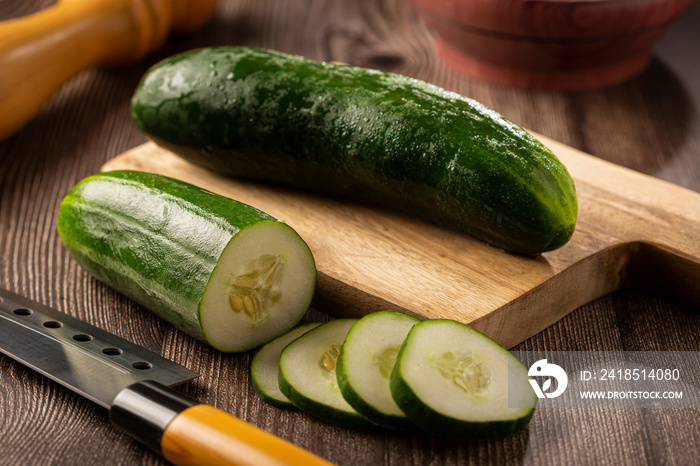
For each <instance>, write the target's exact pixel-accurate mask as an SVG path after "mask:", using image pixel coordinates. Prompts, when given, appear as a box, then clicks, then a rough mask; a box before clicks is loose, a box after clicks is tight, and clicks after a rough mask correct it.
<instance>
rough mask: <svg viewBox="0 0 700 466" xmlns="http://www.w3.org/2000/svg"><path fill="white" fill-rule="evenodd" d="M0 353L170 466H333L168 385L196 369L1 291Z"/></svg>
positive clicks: (193, 374) (190, 375) (192, 375)
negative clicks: (98, 409) (83, 402)
mask: <svg viewBox="0 0 700 466" xmlns="http://www.w3.org/2000/svg"><path fill="white" fill-rule="evenodd" d="M0 352H2V353H4V354H6V355H7V356H9V357H11V358H13V359H15V360H17V361H19V362H21V363H23V364H25V365H27V366H29V367H31V368H32V369H34V370H36V371H38V372H40V373H42V374H44V375H45V376H47V377H49V378H51V379H52V380H54V381H56V382H58V383H59V384H61V385H64V386H65V387H68V388H70V389H71V390H73V391H75V392H77V393H79V394H81V395H83V396H85V397H86V398H88V399H90V400H92V401H94V402H95V403H97V404H99V405H101V406H103V407H105V408H107V409H109V418H110V421H111V422H112V424H114V425H115V426H116V427H118V428H119V429H121V430H122V431H124V432H126V433H127V434H128V435H130V436H132V437H134V438H135V439H136V440H138V441H140V442H141V443H143V444H144V445H145V446H147V447H149V448H150V449H152V450H153V451H155V452H156V453H158V454H160V455H162V456H163V457H165V459H167V460H168V461H170V462H171V463H174V464H183V465H195V464H207V465H230V464H233V465H267V464H271V465H278V464H279V465H283V464H284V465H289V464H292V465H309V466H312V465H330V464H331V463H329V462H327V461H325V460H324V459H322V458H320V457H318V456H316V455H314V454H312V453H310V452H308V451H306V450H304V449H302V448H300V447H298V446H296V445H294V444H292V443H289V442H287V441H285V440H283V439H281V438H279V437H276V436H274V435H272V434H270V433H268V432H266V431H264V430H262V429H259V428H257V427H255V426H253V425H251V424H248V423H246V422H244V421H242V420H240V419H238V418H236V417H234V416H231V415H230V414H228V413H226V412H224V411H221V410H219V409H216V408H214V407H212V406H209V405H206V404H200V403H199V402H197V401H195V400H193V399H191V398H189V397H187V396H185V395H183V394H182V393H179V392H177V391H175V390H172V389H171V388H170V387H173V386H175V385H178V384H181V383H184V382H187V381H190V380H192V379H195V378H197V377H199V374H197V373H196V372H193V371H191V370H189V369H187V368H185V367H182V366H180V365H179V364H176V363H174V362H173V361H170V360H168V359H165V358H163V357H161V356H160V355H157V354H155V353H152V352H151V351H148V350H147V349H145V348H142V347H140V346H138V345H135V344H133V343H130V342H128V341H126V340H124V339H122V338H119V337H117V336H115V335H112V334H110V333H108V332H105V331H103V330H100V329H98V328H96V327H94V326H92V325H90V324H87V323H85V322H83V321H81V320H78V319H75V318H73V317H70V316H68V315H66V314H63V313H61V312H59V311H57V310H55V309H52V308H50V307H47V306H44V305H42V304H40V303H37V302H34V301H32V300H30V299H27V298H25V297H22V296H19V295H16V294H14V293H11V292H9V291H6V290H2V289H0Z"/></svg>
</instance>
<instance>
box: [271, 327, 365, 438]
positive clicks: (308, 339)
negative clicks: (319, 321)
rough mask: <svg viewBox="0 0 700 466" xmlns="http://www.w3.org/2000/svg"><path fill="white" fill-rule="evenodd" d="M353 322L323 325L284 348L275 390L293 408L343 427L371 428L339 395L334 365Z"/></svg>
mask: <svg viewBox="0 0 700 466" xmlns="http://www.w3.org/2000/svg"><path fill="white" fill-rule="evenodd" d="M355 322H357V320H356V319H337V320H332V321H330V322H327V323H325V324H323V325H321V326H319V327H316V328H315V329H313V330H310V331H309V332H307V333H305V334H304V335H302V336H300V337H299V338H297V339H296V340H294V341H293V342H291V343H290V344H289V345H287V347H286V348H284V350H282V354H281V355H280V373H279V386H280V390H281V391H282V393H283V394H284V395H285V396H286V397H287V398H289V399H290V400H291V401H292V403H294V406H296V407H297V408H299V409H301V410H302V411H305V412H307V413H309V414H311V415H313V416H316V417H319V418H321V419H323V420H326V421H329V422H334V423H336V424H341V425H344V426H347V427H367V426H370V425H372V424H371V423H370V422H369V421H368V420H367V419H366V418H364V417H363V416H362V415H361V414H359V413H358V412H357V411H355V409H354V408H353V407H352V406H350V405H349V404H348V402H347V401H345V399H344V398H343V396H342V395H341V394H340V388H338V380H337V378H336V375H335V369H336V361H337V359H338V355H339V354H340V348H341V346H342V345H343V342H344V341H345V336H346V335H347V334H348V331H350V328H351V327H352V326H353V325H354V324H355Z"/></svg>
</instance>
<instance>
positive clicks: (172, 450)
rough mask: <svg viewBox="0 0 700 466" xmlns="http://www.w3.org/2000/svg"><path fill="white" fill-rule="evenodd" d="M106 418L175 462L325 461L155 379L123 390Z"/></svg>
mask: <svg viewBox="0 0 700 466" xmlns="http://www.w3.org/2000/svg"><path fill="white" fill-rule="evenodd" d="M110 419H111V421H112V423H113V424H114V425H115V426H117V427H119V428H120V429H121V430H123V431H124V432H126V433H127V434H129V435H131V436H132V437H134V438H135V439H137V440H138V441H140V442H141V443H143V444H144V445H145V446H147V447H149V448H151V449H152V450H154V451H155V452H157V453H159V454H161V455H163V457H165V459H167V460H168V461H170V462H171V463H173V464H176V465H188V466H189V465H207V466H218V465H236V466H267V465H270V466H273V465H274V466H276V465H280V466H281V465H298V466H302V465H303V466H329V465H331V463H329V462H328V461H326V460H324V459H322V458H320V457H318V456H316V455H314V454H313V453H310V452H308V451H306V450H304V449H302V448H300V447H298V446H296V445H294V444H292V443H290V442H287V441H286V440H283V439H281V438H279V437H276V436H274V435H272V434H270V433H268V432H266V431H264V430H262V429H259V428H257V427H255V426H253V425H251V424H248V423H247V422H244V421H242V420H240V419H238V418H236V417H234V416H231V415H230V414H228V413H226V412H224V411H221V410H219V409H216V408H214V407H212V406H209V405H204V404H199V403H197V402H196V401H194V400H192V399H191V398H188V397H186V396H184V395H182V394H181V393H178V392H176V391H174V390H171V389H169V388H167V387H165V386H163V385H161V384H158V383H156V382H151V381H146V382H137V383H135V384H133V385H131V386H129V387H126V388H125V389H123V390H122V391H121V392H119V394H118V395H117V396H116V397H115V399H114V402H113V403H112V406H111V408H110Z"/></svg>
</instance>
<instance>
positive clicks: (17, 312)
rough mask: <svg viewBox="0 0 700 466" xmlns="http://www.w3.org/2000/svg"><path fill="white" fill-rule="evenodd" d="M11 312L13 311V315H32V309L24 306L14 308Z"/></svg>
mask: <svg viewBox="0 0 700 466" xmlns="http://www.w3.org/2000/svg"><path fill="white" fill-rule="evenodd" d="M12 312H14V313H15V315H18V316H30V315H32V311H31V310H30V309H24V308H20V309H15V310H14V311H12Z"/></svg>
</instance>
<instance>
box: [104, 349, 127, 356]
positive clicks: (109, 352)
mask: <svg viewBox="0 0 700 466" xmlns="http://www.w3.org/2000/svg"><path fill="white" fill-rule="evenodd" d="M102 352H103V353H104V354H106V355H107V356H119V355H120V354H122V353H123V351H122V350H120V349H119V348H105V349H103V350H102Z"/></svg>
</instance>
